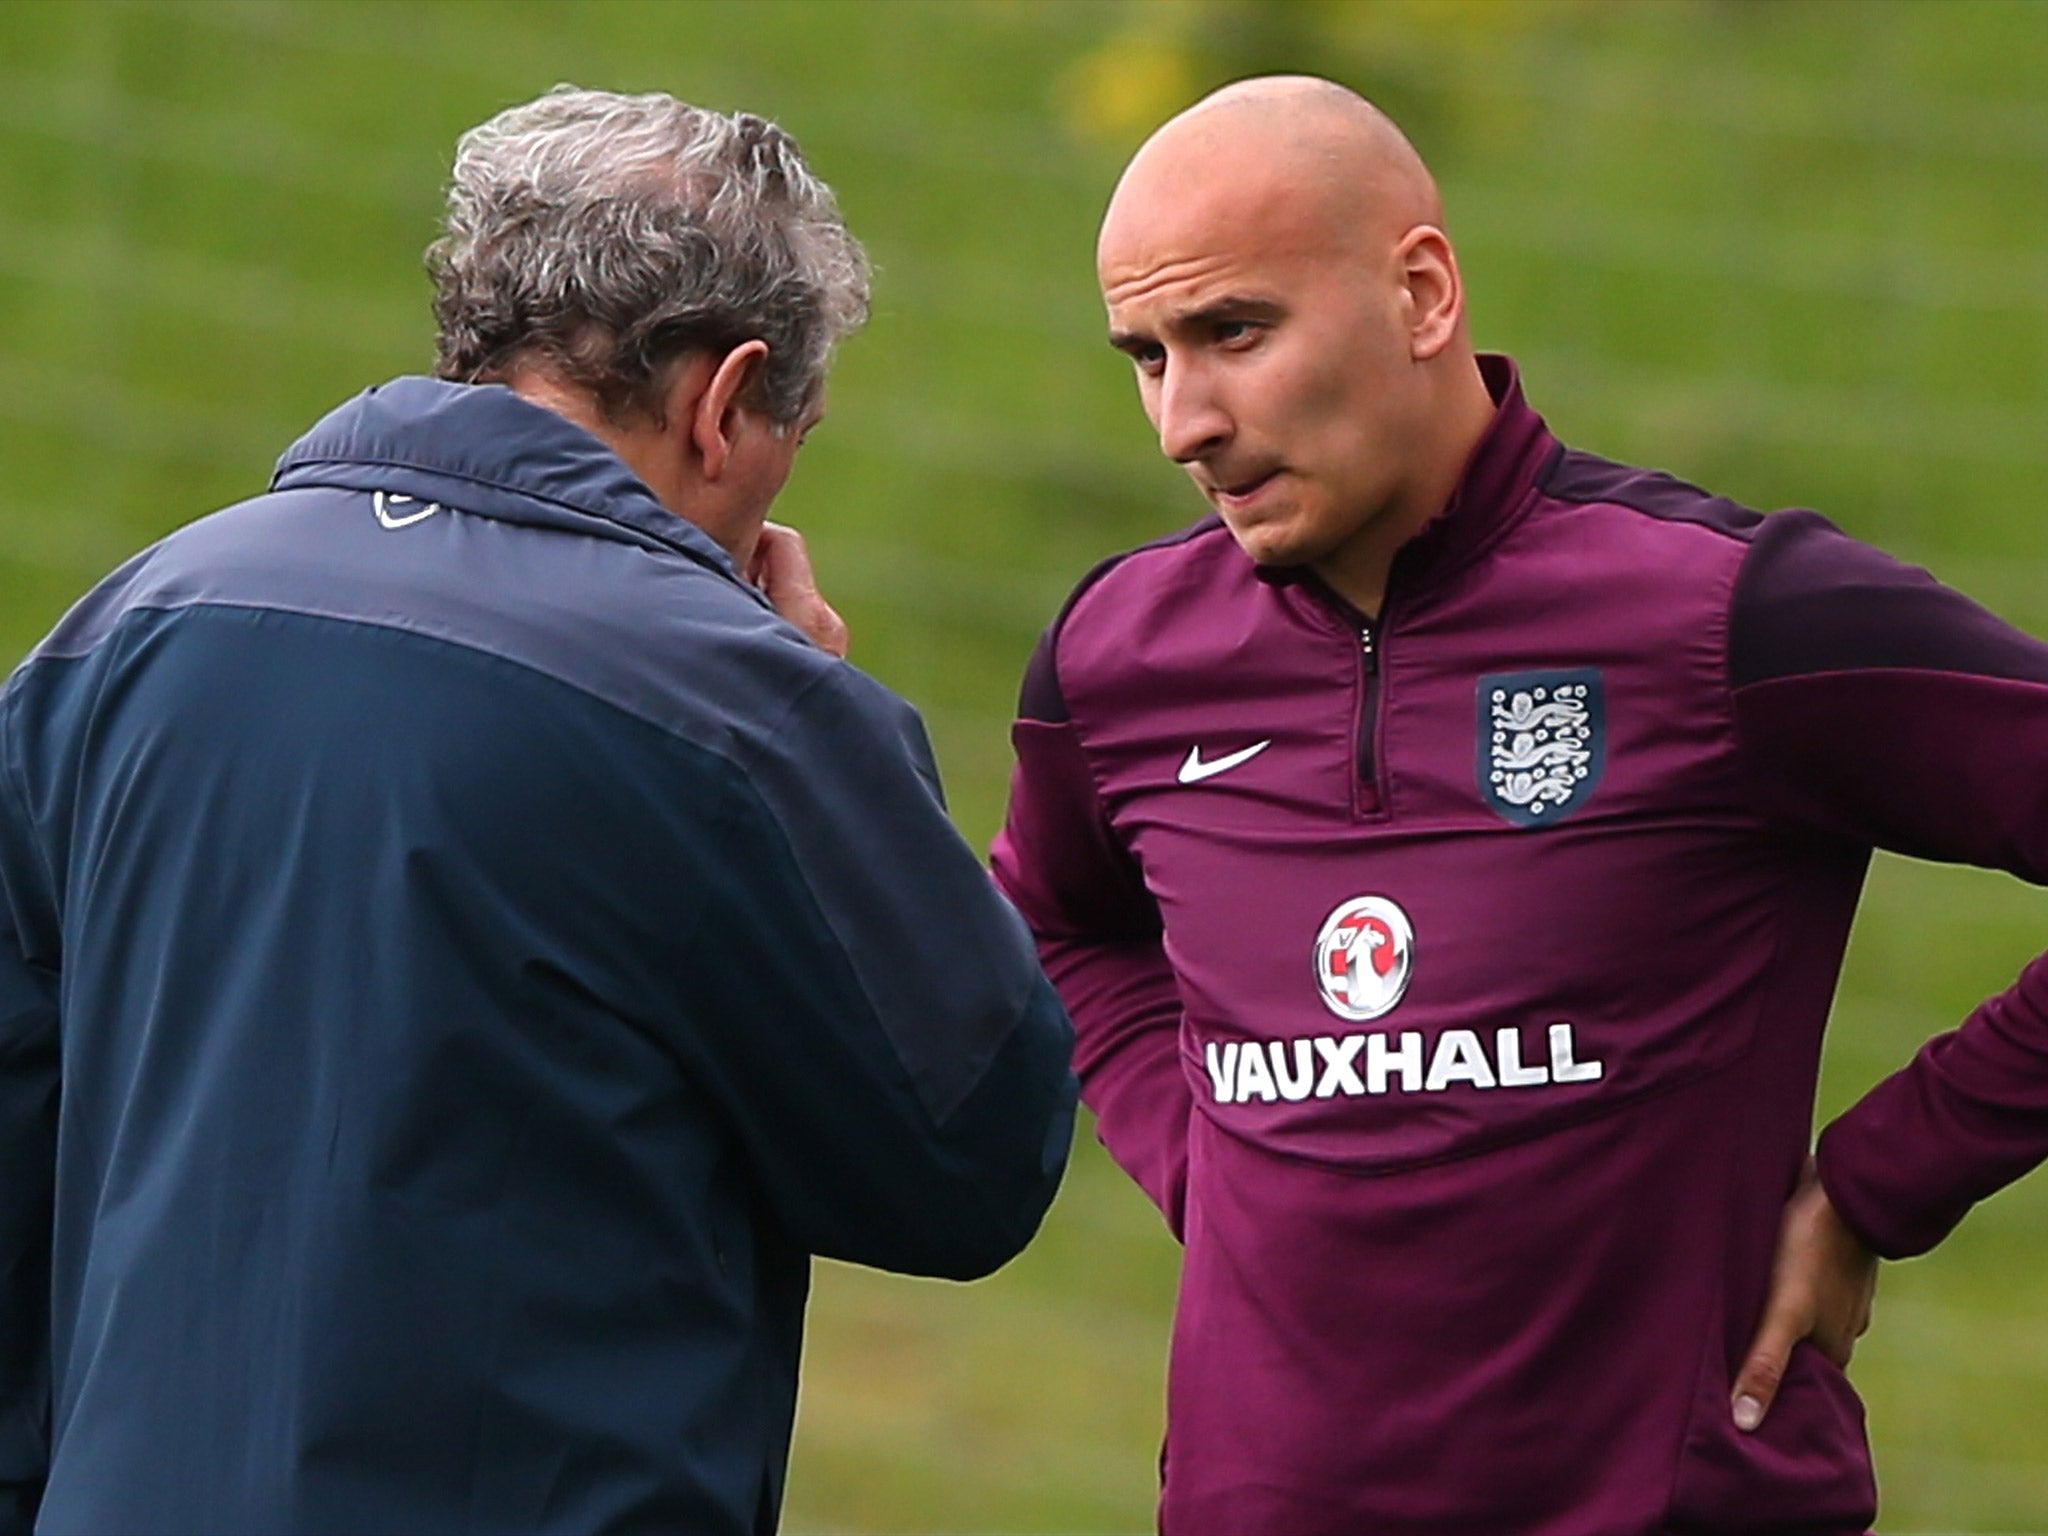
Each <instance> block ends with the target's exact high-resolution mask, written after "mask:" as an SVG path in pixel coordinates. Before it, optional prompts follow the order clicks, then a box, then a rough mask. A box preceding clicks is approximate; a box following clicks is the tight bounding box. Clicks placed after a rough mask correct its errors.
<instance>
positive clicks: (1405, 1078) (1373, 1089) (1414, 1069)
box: [1365, 1029, 1422, 1093]
mask: <svg viewBox="0 0 2048 1536" xmlns="http://www.w3.org/2000/svg"><path fill="white" fill-rule="evenodd" d="M1397 1066H1398V1067H1399V1068H1400V1069H1401V1090H1402V1092H1404V1093H1413V1092H1414V1091H1415V1090H1416V1089H1418V1088H1420V1087H1421V1086H1422V1036H1420V1035H1418V1034H1417V1033H1416V1032H1415V1031H1414V1030H1412V1029H1411V1030H1407V1031H1404V1032H1403V1034H1402V1036H1401V1048H1400V1050H1399V1051H1398V1052H1396V1051H1390V1050H1388V1049H1387V1036H1385V1035H1367V1036H1366V1037H1365V1091H1366V1092H1367V1093H1385V1092H1386V1091H1387V1073H1389V1072H1390V1071H1392V1070H1393V1069H1394V1068H1395V1067H1397Z"/></svg>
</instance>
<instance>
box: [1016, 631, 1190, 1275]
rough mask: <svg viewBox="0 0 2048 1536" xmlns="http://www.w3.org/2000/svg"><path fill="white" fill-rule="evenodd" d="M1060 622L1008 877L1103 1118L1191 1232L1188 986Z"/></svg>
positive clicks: (1031, 695) (1031, 698)
mask: <svg viewBox="0 0 2048 1536" xmlns="http://www.w3.org/2000/svg"><path fill="white" fill-rule="evenodd" d="M1054 645H1055V637H1054V636H1053V635H1048V636H1047V637H1046V639H1045V641H1044V642H1043V643H1042V644H1041V645H1040V646H1039V648H1038V652H1037V654H1036V655H1034V656H1033V658H1032V660H1031V665H1030V667H1029V669H1028V670H1027V672H1026V674H1025V680H1024V688H1023V694H1022V698H1021V700H1020V702H1019V706H1018V715H1019V718H1018V721H1017V724H1016V727H1015V729H1014V731H1013V732H1012V739H1013V741H1014V743H1015V746H1016V751H1017V767H1016V772H1015V775H1014V777H1013V779H1012V782H1011V789H1010V807H1009V813H1008V816H1007V819H1006V821H1005V824H1004V827H1003V830H1002V832H1001V834H1000V835H999V836H998V837H997V839H996V844H995V849H994V854H993V862H994V866H995V873H996V879H997V881H998V882H999V883H1000V884H1001V885H1002V887H1003V889H1004V890H1005V891H1006V892H1007V893H1008V894H1009V896H1010V899H1011V900H1012V901H1014V902H1016V903H1017V907H1018V910H1019V911H1021V912H1022V913H1023V914H1024V917H1025V921H1027V922H1028V923H1029V924H1030V925H1031V929H1032V932H1033V934H1034V936H1035V937H1036V938H1037V940H1038V953H1039V957H1040V959H1041V960H1043V961H1044V963H1045V969H1046V973H1047V974H1048V975H1050V976H1051V977H1052V979H1053V983H1054V985H1055V986H1057V987H1058V988H1059V993H1060V996H1061V998H1062V999H1064V1001H1065V1002H1066V1005H1067V1008H1068V1010H1069V1011H1070V1012H1071V1013H1072V1015H1073V1018H1074V1029H1075V1058H1074V1064H1075V1067H1076V1068H1077V1070H1078V1071H1079V1072H1080V1075H1081V1094H1082V1097H1083V1098H1084V1099H1085V1100H1086V1101H1087V1104H1088V1107H1089V1109H1090V1110H1092V1111H1093V1112H1094V1114H1095V1121H1096V1131H1097V1134H1098V1135H1099V1136H1100V1137H1101V1138H1102V1143H1103V1145H1104V1146H1105V1147H1107V1148H1108V1149H1109V1153H1110V1155H1111V1156H1112V1157H1113V1158H1115V1159H1116V1161H1117V1164H1118V1165H1119V1166H1120V1167H1122V1168H1123V1170H1124V1171H1125V1172H1126V1173H1128V1174H1129V1175H1130V1176H1131V1178H1132V1179H1133V1180H1135V1181H1136V1182H1137V1184H1138V1187H1139V1188H1141V1189H1143V1190H1144V1191H1145V1193H1146V1194H1147V1195H1149V1196H1150V1197H1151V1199H1152V1202H1153V1204H1155V1205H1157V1206H1158V1207H1159V1209H1160V1211H1161V1213H1162V1214H1163V1215H1164V1216H1165V1217H1166V1222H1167V1225H1168V1226H1169V1227H1170V1228H1171V1229H1172V1230H1173V1233H1174V1235H1175V1236H1176V1237H1178V1236H1180V1235H1181V1233H1182V1230H1183V1225H1184V1221H1185V1215H1186V1205H1187V1161H1188V1153H1187V1133H1188V1116H1189V1114H1190V1113H1191V1112H1192V1109H1193V1098H1192V1095H1191V1094H1190V1091H1189V1088H1188V1082H1187V1074H1186V1073H1185V1072H1184V1071H1183V1070H1182V1067H1181V1061H1180V1018H1181V1005H1180V993H1179V990H1178V988H1177V986H1176V985H1175V982H1174V978H1173V968H1172V966H1171V964H1170V963H1169V962H1168V960H1167V958H1166V950H1165V946H1164V942H1163V936H1162V931H1161V924H1160V918H1159V909H1158V907H1157V906H1156V905H1155V904H1154V902H1153V900H1152V897H1151V894H1150V893H1149V892H1148V891H1147V890H1146V889H1145V883H1144V880H1143V878H1142V876H1141V874H1140V872H1139V870H1138V867H1137V864H1136V862H1135V861H1134V860H1133V859H1132V858H1131V856H1130V854H1129V852H1128V851H1127V850H1126V849H1125V848H1124V847H1123V846H1122V845H1121V844H1120V843H1119V842H1118V841H1117V838H1116V835H1115V833H1114V832H1113V831H1112V829H1111V828H1110V826H1109V823H1108V819H1107V818H1106V817H1105V816H1104V814H1103V811H1102V806H1101V802H1100V799H1099V797H1098V796H1097V794H1096V791H1095V781H1094V777H1093V775H1092V774H1091V772H1090V771H1089V767H1088V762H1087V758H1086V756H1085V753H1084V752H1083V749H1082V745H1081V742H1080V739H1079V737H1078V735H1077V733H1076V731H1075V727H1074V724H1073V721H1072V720H1071V719H1070V718H1069V717H1068V712H1067V708H1066V705H1065V701H1064V699H1063V698H1062V696H1061V693H1060V687H1059V679H1058V674H1057V669H1056V666H1055V663H1054Z"/></svg>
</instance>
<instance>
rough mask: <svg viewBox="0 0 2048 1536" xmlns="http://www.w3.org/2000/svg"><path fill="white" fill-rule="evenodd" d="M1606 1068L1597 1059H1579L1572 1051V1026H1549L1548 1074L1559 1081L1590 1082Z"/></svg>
mask: <svg viewBox="0 0 2048 1536" xmlns="http://www.w3.org/2000/svg"><path fill="white" fill-rule="evenodd" d="M1605 1070H1606V1069H1605V1068H1604V1067H1602V1066H1601V1064H1600V1063H1599V1062H1597V1061H1579V1060H1576V1059H1575V1058H1574V1056H1573V1053H1572V1027H1571V1025H1569V1024H1553V1025H1551V1026H1550V1075H1551V1077H1552V1078H1553V1079H1554V1080H1555V1081H1557V1082H1560V1083H1590V1082H1592V1081H1593V1080H1594V1079H1595V1078H1596V1077H1598V1076H1599V1075H1600V1074H1601V1073H1602V1072H1603V1071H1605Z"/></svg>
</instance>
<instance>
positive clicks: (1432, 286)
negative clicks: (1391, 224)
mask: <svg viewBox="0 0 2048 1536" xmlns="http://www.w3.org/2000/svg"><path fill="white" fill-rule="evenodd" d="M1394 255H1395V259H1396V261H1398V262H1399V264H1400V272H1401V282H1402V285H1403V287H1404V289H1405V290H1406V292H1407V295H1408V315H1407V319H1408V352H1409V355H1410V356H1411V357H1413V358H1414V359H1415V360H1416V361H1417V362H1427V361H1428V360H1429V359H1431V358H1433V357H1435V356H1436V355H1437V354H1438V353H1439V352H1441V351H1443V349H1444V348H1445V347H1447V346H1449V345H1450V342H1451V338H1452V337H1453V336H1455V335H1456V334H1457V332H1458V322H1459V321H1460V320H1461V319H1462V318H1463V317H1464V313H1465V284H1464V282H1463V280H1462V279H1461V278H1460V277H1459V276H1458V258H1457V256H1456V254H1455V253H1454V252H1453V251H1452V250H1451V242H1450V239H1449V237H1447V236H1446V235H1445V234H1444V232H1443V231H1442V230H1440V229H1438V228H1436V227H1435V226H1434V225H1430V224H1418V225H1416V226H1415V228H1413V229H1411V230H1409V231H1408V233H1407V234H1406V235H1404V236H1403V237H1402V239H1401V243H1400V245H1399V246H1397V247H1396V248H1395V252H1394Z"/></svg>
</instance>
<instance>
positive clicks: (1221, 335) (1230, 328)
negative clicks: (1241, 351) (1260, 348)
mask: <svg viewBox="0 0 2048 1536" xmlns="http://www.w3.org/2000/svg"><path fill="white" fill-rule="evenodd" d="M1258 329H1259V328H1258V327H1257V326H1256V325H1254V324H1252V322H1251V321H1249V320H1219V321H1217V322H1216V340H1217V341H1218V342H1219V343H1221V344H1222V345H1224V346H1231V345H1234V344H1237V343H1241V342H1246V341H1250V340H1251V339H1252V337H1253V336H1254V335H1256V334H1257V332H1258Z"/></svg>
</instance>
